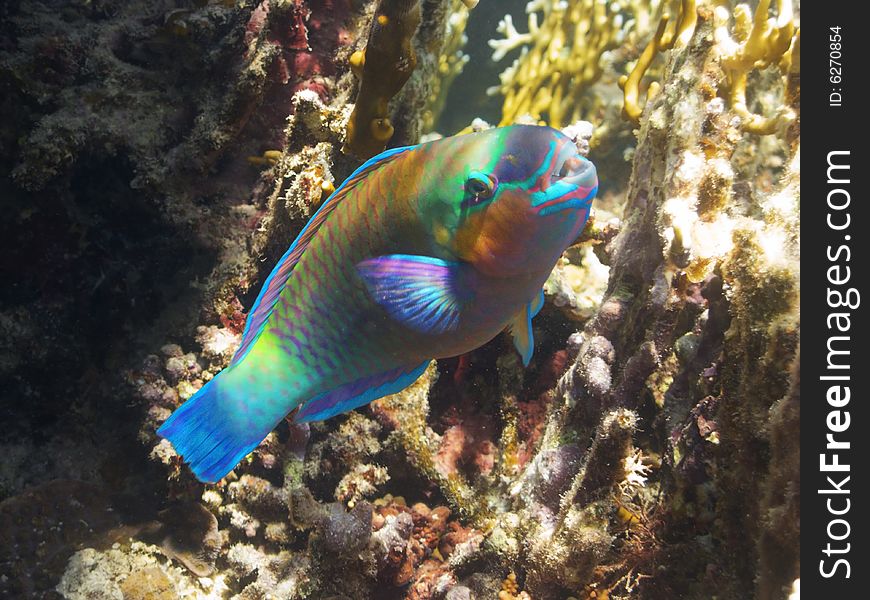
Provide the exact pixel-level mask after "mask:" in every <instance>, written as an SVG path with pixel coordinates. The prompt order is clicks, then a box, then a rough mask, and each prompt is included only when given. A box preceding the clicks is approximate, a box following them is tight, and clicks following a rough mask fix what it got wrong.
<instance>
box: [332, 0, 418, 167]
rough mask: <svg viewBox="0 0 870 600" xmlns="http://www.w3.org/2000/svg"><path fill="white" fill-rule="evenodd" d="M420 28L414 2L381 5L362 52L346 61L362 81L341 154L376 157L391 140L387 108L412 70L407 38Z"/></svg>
mask: <svg viewBox="0 0 870 600" xmlns="http://www.w3.org/2000/svg"><path fill="white" fill-rule="evenodd" d="M419 24H420V2H419V0H380V2H379V3H378V7H377V9H376V11H375V17H374V19H373V20H372V27H371V31H370V33H369V40H368V43H367V44H366V48H365V50H364V51H361V52H355V53H354V54H353V55H352V56H351V59H350V63H351V68H352V69H353V70H354V71H355V72H357V73H360V74H361V80H360V86H359V92H358V93H357V97H356V103H355V104H354V109H353V113H352V114H351V115H350V120H349V121H348V123H347V136H346V140H345V148H344V149H345V150H346V151H349V152H352V153H353V154H355V155H357V156H358V157H359V158H369V157H371V156H373V155H375V154H377V153H378V152H380V151H381V150H383V149H384V147H385V146H386V144H387V142H388V141H389V139H390V138H391V137H393V124H392V123H391V122H390V119H389V116H388V114H387V111H388V108H389V102H390V99H392V97H393V96H395V95H396V94H397V93H398V91H399V90H401V89H402V86H404V85H405V82H407V81H408V78H409V77H410V76H411V73H413V72H414V67H415V66H416V65H417V55H416V53H415V52H414V46H413V44H412V43H411V38H412V37H413V36H414V33H415V32H416V31H417V26H418V25H419Z"/></svg>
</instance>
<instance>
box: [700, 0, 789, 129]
mask: <svg viewBox="0 0 870 600" xmlns="http://www.w3.org/2000/svg"><path fill="white" fill-rule="evenodd" d="M769 10H770V0H760V2H759V3H758V6H757V7H756V9H755V13H754V14H753V13H752V12H751V9H750V8H749V5H748V4H738V5H737V6H736V7H735V8H734V11H733V16H734V28H733V31H732V32H729V31H728V24H729V21H730V17H731V13H729V11H728V8H727V7H726V6H722V5H720V6H717V7H716V9H715V12H714V17H713V18H714V33H713V36H714V39H715V41H716V44H717V47H718V48H719V52H720V64H721V66H722V69H723V70H724V71H725V76H726V78H727V81H726V84H727V88H728V100H729V104H730V106H731V108H732V110H734V112H735V113H737V114H738V115H739V116H740V117H741V118H742V119H743V129H744V131H748V132H750V133H757V134H760V135H767V134H771V133H775V132H777V131H778V130H779V129H780V128H782V127H785V126H787V125H789V124H790V123H791V122H792V121H793V120H794V118H795V114H794V111H793V110H792V109H791V108H789V107H788V106H786V105H783V106H781V107H780V108H779V110H778V111H777V113H776V114H775V115H772V116H769V117H765V116H762V115H757V114H753V113H752V112H750V110H749V108H748V107H747V105H746V82H747V78H748V76H749V73H750V72H751V71H752V70H754V69H758V68H764V67H766V66H769V65H778V66H779V67H780V69H781V70H782V72H783V73H784V74H788V72H789V70H791V69H793V68H794V66H795V64H796V65H797V68H798V69H800V61H799V60H798V61H797V63H794V62H793V61H792V51H791V49H792V48H793V47H795V46H796V47H797V48H799V47H800V46H799V44H800V37H799V35H800V34H799V32H798V33H796V29H797V28H796V26H795V22H794V18H793V15H792V7H791V0H785V1H784V0H777V2H776V13H777V16H776V17H768V13H769ZM797 52H798V53H799V52H800V51H799V50H797Z"/></svg>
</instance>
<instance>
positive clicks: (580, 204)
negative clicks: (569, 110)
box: [531, 142, 598, 216]
mask: <svg viewBox="0 0 870 600" xmlns="http://www.w3.org/2000/svg"><path fill="white" fill-rule="evenodd" d="M553 166H554V168H553V170H552V171H550V173H549V174H548V176H546V175H545V176H544V178H543V181H542V186H541V190H540V191H538V192H535V193H534V194H532V198H531V200H532V207H533V208H534V209H535V211H536V212H537V213H538V214H539V215H541V216H546V215H549V214H553V213H556V212H561V211H563V210H568V209H575V210H577V209H583V208H588V207H589V206H590V205H591V204H592V198H594V197H595V193H596V192H597V191H598V173H597V171H596V169H595V165H593V164H592V162H590V161H589V160H588V159H586V158H585V157H584V156H582V155H581V154H580V153H579V152H578V151H577V147H576V146H575V145H574V144H573V142H566V143H565V144H564V145H563V146H562V148H561V149H560V151H559V153H558V155H556V157H555V159H554V160H553Z"/></svg>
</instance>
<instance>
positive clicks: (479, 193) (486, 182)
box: [465, 172, 498, 204]
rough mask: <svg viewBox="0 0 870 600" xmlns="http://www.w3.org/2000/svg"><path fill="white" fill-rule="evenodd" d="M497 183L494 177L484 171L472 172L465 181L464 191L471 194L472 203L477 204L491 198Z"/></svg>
mask: <svg viewBox="0 0 870 600" xmlns="http://www.w3.org/2000/svg"><path fill="white" fill-rule="evenodd" d="M497 185H498V183H497V182H496V180H495V177H493V176H491V175H487V174H486V173H479V172H473V173H471V174H470V175H469V176H468V179H467V180H466V182H465V191H466V192H468V193H469V194H470V195H471V196H472V198H473V203H474V204H478V203H480V202H482V201H484V200H488V199H489V198H491V197H492V195H493V194H494V193H495V188H496V187H497Z"/></svg>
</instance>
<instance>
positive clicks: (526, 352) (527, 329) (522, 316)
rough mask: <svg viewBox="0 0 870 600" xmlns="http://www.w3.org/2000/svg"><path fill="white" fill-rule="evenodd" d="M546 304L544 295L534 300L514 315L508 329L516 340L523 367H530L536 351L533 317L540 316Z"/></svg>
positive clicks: (515, 344)
mask: <svg viewBox="0 0 870 600" xmlns="http://www.w3.org/2000/svg"><path fill="white" fill-rule="evenodd" d="M543 304H544V294H543V292H541V294H539V295H538V297H536V298H535V299H534V300H532V301H531V302H529V303H528V304H526V305H525V306H523V308H522V309H520V311H519V312H518V313H517V314H516V315H514V318H513V320H512V321H511V322H510V324H509V325H508V327H509V328H510V330H511V335H512V336H513V339H514V348H516V349H517V352H519V353H520V356H521V357H522V359H523V366H524V367H528V366H529V362H531V360H532V354H533V353H534V351H535V338H534V335H533V334H532V317H533V316H535V315H536V314H538V311H540V310H541V306H543Z"/></svg>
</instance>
